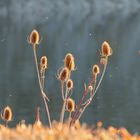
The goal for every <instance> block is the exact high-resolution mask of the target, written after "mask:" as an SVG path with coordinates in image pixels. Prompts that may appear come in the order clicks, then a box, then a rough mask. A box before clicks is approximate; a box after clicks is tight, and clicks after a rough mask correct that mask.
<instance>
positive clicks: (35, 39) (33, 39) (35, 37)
mask: <svg viewBox="0 0 140 140" xmlns="http://www.w3.org/2000/svg"><path fill="white" fill-rule="evenodd" d="M28 42H29V43H30V44H32V45H37V44H39V43H40V35H39V32H38V31H37V30H35V29H34V30H33V31H32V32H31V34H30V35H29V36H28Z"/></svg>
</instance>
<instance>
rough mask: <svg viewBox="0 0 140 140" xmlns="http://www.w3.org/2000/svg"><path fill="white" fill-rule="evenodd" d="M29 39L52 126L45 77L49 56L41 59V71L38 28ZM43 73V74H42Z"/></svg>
mask: <svg viewBox="0 0 140 140" xmlns="http://www.w3.org/2000/svg"><path fill="white" fill-rule="evenodd" d="M27 41H28V43H29V44H31V46H32V48H33V54H34V60H35V65H36V71H37V77H38V82H39V88H40V91H41V95H42V98H43V101H44V104H45V108H46V112H47V115H48V121H49V126H50V128H52V123H51V119H50V112H49V108H48V103H47V101H49V98H48V97H47V96H46V94H45V92H44V77H45V70H46V69H47V57H46V56H43V57H42V58H41V60H40V71H39V66H38V59H37V51H36V49H37V46H38V45H39V44H40V43H41V39H40V35H39V32H38V31H37V30H35V29H34V30H33V31H32V32H31V34H30V35H29V36H28V38H27ZM40 74H41V76H40Z"/></svg>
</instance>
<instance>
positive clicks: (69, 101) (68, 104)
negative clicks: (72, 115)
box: [66, 98, 75, 112]
mask: <svg viewBox="0 0 140 140" xmlns="http://www.w3.org/2000/svg"><path fill="white" fill-rule="evenodd" d="M66 108H67V110H68V112H72V111H74V110H75V102H74V100H73V99H71V98H68V99H67V101H66Z"/></svg>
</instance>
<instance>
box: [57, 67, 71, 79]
mask: <svg viewBox="0 0 140 140" xmlns="http://www.w3.org/2000/svg"><path fill="white" fill-rule="evenodd" d="M68 77H69V69H68V68H67V67H64V68H62V70H61V71H60V74H59V77H58V78H59V80H61V81H67V79H68Z"/></svg>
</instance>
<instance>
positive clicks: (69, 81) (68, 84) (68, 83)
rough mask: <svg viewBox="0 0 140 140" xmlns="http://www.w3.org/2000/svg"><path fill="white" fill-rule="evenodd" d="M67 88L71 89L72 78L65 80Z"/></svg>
mask: <svg viewBox="0 0 140 140" xmlns="http://www.w3.org/2000/svg"><path fill="white" fill-rule="evenodd" d="M67 88H68V89H69V90H71V89H73V81H72V79H68V80H67Z"/></svg>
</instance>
